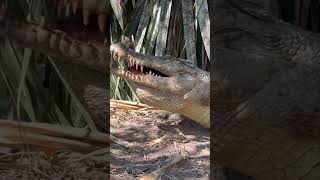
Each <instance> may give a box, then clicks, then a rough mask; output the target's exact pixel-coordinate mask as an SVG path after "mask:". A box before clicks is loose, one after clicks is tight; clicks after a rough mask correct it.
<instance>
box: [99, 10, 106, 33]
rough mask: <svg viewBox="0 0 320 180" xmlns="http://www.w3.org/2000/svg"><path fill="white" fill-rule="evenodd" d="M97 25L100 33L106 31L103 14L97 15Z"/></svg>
mask: <svg viewBox="0 0 320 180" xmlns="http://www.w3.org/2000/svg"><path fill="white" fill-rule="evenodd" d="M98 25H99V29H100V31H101V32H102V33H105V31H106V15H105V14H103V13H102V14H99V15H98Z"/></svg>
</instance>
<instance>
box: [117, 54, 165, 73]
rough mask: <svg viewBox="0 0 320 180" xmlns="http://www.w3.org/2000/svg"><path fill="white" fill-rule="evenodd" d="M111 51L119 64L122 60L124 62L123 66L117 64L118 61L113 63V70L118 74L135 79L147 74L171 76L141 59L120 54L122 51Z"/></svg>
mask: <svg viewBox="0 0 320 180" xmlns="http://www.w3.org/2000/svg"><path fill="white" fill-rule="evenodd" d="M111 53H112V57H113V60H114V61H118V64H120V63H121V61H123V62H124V63H123V64H122V65H121V66H120V65H119V66H117V65H116V63H113V64H112V70H113V72H115V74H116V75H120V76H124V77H126V78H133V79H140V78H143V77H146V76H149V77H150V76H155V77H169V76H168V75H166V74H164V73H162V72H161V71H160V70H159V69H155V68H153V67H150V66H148V65H146V64H145V63H143V62H140V61H139V60H136V59H134V58H129V57H127V56H120V55H119V54H120V53H117V52H115V51H112V52H111Z"/></svg>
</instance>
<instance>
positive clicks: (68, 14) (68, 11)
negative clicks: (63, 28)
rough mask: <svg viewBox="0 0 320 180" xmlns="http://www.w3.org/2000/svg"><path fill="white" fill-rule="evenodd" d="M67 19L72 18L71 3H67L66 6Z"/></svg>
mask: <svg viewBox="0 0 320 180" xmlns="http://www.w3.org/2000/svg"><path fill="white" fill-rule="evenodd" d="M66 17H67V18H69V17H70V3H67V5H66Z"/></svg>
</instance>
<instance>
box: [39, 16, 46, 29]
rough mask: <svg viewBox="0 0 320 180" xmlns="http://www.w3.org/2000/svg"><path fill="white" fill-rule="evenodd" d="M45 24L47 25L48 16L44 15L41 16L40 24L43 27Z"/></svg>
mask: <svg viewBox="0 0 320 180" xmlns="http://www.w3.org/2000/svg"><path fill="white" fill-rule="evenodd" d="M45 25H46V18H45V17H44V16H41V18H40V24H39V26H40V27H41V28H43V27H44V26H45Z"/></svg>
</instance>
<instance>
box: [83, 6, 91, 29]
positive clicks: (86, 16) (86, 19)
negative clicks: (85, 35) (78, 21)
mask: <svg viewBox="0 0 320 180" xmlns="http://www.w3.org/2000/svg"><path fill="white" fill-rule="evenodd" d="M89 19H90V11H89V10H88V9H84V10H83V25H85V26H87V25H88V24H89Z"/></svg>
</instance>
